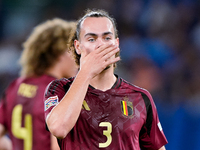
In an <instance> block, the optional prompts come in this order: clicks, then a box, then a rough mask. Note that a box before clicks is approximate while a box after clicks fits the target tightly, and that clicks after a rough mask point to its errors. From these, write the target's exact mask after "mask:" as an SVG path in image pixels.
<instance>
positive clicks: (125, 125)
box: [80, 92, 146, 132]
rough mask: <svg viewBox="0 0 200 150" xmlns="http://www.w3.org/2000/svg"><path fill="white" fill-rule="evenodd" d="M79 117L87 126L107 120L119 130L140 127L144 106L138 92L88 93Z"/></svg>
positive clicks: (143, 119)
mask: <svg viewBox="0 0 200 150" xmlns="http://www.w3.org/2000/svg"><path fill="white" fill-rule="evenodd" d="M80 119H81V120H82V121H83V122H84V121H85V120H86V122H85V124H86V126H88V127H89V128H90V127H91V126H92V128H97V129H98V128H99V124H101V123H102V122H109V123H110V124H111V125H112V126H113V127H114V128H117V129H118V130H119V132H120V131H124V130H126V129H130V130H132V129H133V128H134V129H140V128H141V127H142V126H143V124H144V123H145V121H146V106H145V103H144V100H143V99H142V97H141V95H140V94H139V93H120V94H119V93H103V92H102V93H98V94H95V93H88V94H87V95H86V97H85V99H84V102H83V105H82V110H81V114H80Z"/></svg>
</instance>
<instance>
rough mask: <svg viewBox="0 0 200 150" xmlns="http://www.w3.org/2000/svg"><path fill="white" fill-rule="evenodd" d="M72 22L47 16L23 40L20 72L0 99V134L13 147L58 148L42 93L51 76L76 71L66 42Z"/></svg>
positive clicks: (72, 25) (58, 76)
mask: <svg viewBox="0 0 200 150" xmlns="http://www.w3.org/2000/svg"><path fill="white" fill-rule="evenodd" d="M75 25H76V23H75V22H73V21H69V22H68V21H64V20H62V19H59V18H55V19H52V20H48V21H46V22H44V23H43V24H40V25H38V26H37V27H35V29H34V30H33V32H32V34H31V35H30V36H29V38H28V39H27V41H26V42H25V43H24V44H23V47H24V50H23V52H22V55H21V58H20V64H21V67H22V69H21V76H20V77H19V78H18V79H16V80H14V82H12V83H11V84H10V85H9V86H8V88H7V90H6V91H5V92H4V94H3V97H2V99H1V101H0V137H2V138H3V139H5V138H6V136H5V134H6V133H7V132H6V131H8V133H9V134H8V135H9V137H10V139H11V141H12V147H13V150H19V149H20V150H56V149H59V147H58V144H57V141H56V138H55V137H53V136H52V135H50V132H48V131H47V130H46V125H45V119H44V103H43V97H44V90H45V88H46V86H47V85H48V84H49V83H50V82H51V81H52V80H54V79H56V78H57V79H60V78H63V77H66V78H69V77H72V76H75V74H76V73H77V68H76V64H75V61H74V60H73V58H72V57H71V53H70V52H69V51H68V50H69V47H68V44H67V42H68V39H69V38H70V37H71V35H73V32H74V31H75ZM5 144H6V143H5ZM1 146H6V145H1ZM1 146H0V149H1ZM7 146H9V145H7Z"/></svg>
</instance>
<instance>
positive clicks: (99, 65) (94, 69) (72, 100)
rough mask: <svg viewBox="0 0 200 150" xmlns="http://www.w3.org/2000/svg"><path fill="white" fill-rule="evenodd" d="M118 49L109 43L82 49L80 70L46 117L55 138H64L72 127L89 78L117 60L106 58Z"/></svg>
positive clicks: (78, 112) (79, 109) (117, 58)
mask: <svg viewBox="0 0 200 150" xmlns="http://www.w3.org/2000/svg"><path fill="white" fill-rule="evenodd" d="M118 51H119V49H118V48H117V47H114V46H111V45H109V46H108V45H103V46H101V47H99V48H98V49H97V50H94V51H92V52H91V53H89V54H87V53H86V51H85V50H82V53H81V60H80V70H79V72H78V74H77V76H76V78H75V79H74V81H73V83H72V85H71V87H70V88H69V90H68V92H67V93H66V94H65V96H64V97H63V98H62V100H61V101H60V103H59V104H58V105H57V106H55V107H54V108H53V109H52V111H51V112H50V113H49V115H48V116H47V118H46V122H47V126H48V128H49V130H50V132H51V133H52V134H53V135H54V136H56V137H57V138H65V136H66V135H67V134H68V133H69V131H70V130H71V129H72V128H73V127H74V125H75V123H76V121H77V119H78V117H79V114H80V111H81V108H82V103H83V100H84V98H85V95H86V92H87V89H88V85H89V83H90V80H91V79H92V78H93V77H95V76H96V75H97V74H99V73H100V72H101V71H102V70H103V69H104V68H106V67H107V66H108V65H110V64H113V63H115V62H117V61H118V60H119V57H116V58H113V59H108V58H110V57H111V56H113V55H115V54H116V53H117V52H118Z"/></svg>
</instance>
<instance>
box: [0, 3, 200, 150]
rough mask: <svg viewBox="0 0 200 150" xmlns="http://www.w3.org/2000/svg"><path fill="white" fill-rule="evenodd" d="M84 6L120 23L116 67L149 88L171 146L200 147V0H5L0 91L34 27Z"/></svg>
mask: <svg viewBox="0 0 200 150" xmlns="http://www.w3.org/2000/svg"><path fill="white" fill-rule="evenodd" d="M86 8H101V9H105V10H107V11H108V12H109V13H110V14H111V15H112V16H113V17H114V18H115V19H116V22H117V25H118V30H119V38H120V49H121V58H122V61H121V62H120V63H119V64H118V67H117V69H116V73H117V74H119V75H120V76H122V77H123V78H125V79H126V80H128V81H131V82H132V83H133V84H135V85H138V86H141V87H143V88H146V89H147V90H149V91H150V92H151V94H152V96H153V98H154V100H155V103H156V105H157V109H158V112H159V117H160V120H161V123H162V126H163V128H164V132H165V134H166V137H167V139H168V141H169V144H168V145H167V146H166V149H168V150H188V149H190V150H193V149H200V142H199V141H200V1H199V0H98V1H95V0H1V1H0V22H1V23H0V94H2V92H3V90H4V89H5V87H6V86H7V85H8V84H9V83H10V82H11V81H12V80H13V79H14V78H15V77H17V76H18V71H19V69H20V67H19V65H18V59H19V56H20V53H21V51H22V46H21V45H22V44H23V42H24V41H25V39H26V37H27V36H28V35H29V34H30V32H31V31H32V29H33V27H34V26H36V25H37V24H38V23H41V22H43V21H45V20H47V19H52V18H55V17H59V18H62V19H67V20H75V19H78V17H79V16H80V15H81V14H82V13H83V11H84V10H85V9H86Z"/></svg>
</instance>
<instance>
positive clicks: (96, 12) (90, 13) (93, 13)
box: [69, 9, 119, 66]
mask: <svg viewBox="0 0 200 150" xmlns="http://www.w3.org/2000/svg"><path fill="white" fill-rule="evenodd" d="M88 17H95V18H99V17H106V18H108V19H109V20H110V21H111V22H112V24H113V28H114V32H115V38H118V31H117V25H116V22H115V19H114V18H112V17H111V16H110V15H109V14H108V13H107V12H106V11H104V10H102V9H93V10H90V9H87V10H86V11H85V14H84V15H83V16H82V17H81V18H80V19H79V20H78V21H77V25H76V32H75V34H74V36H73V38H72V39H71V41H70V43H69V44H70V47H71V50H72V51H73V55H74V58H75V61H76V64H77V65H78V66H79V65H80V57H81V56H80V55H79V54H77V53H76V50H75V46H74V40H79V36H80V30H81V23H82V22H83V21H84V20H85V19H86V18H88ZM116 56H119V52H118V53H117V55H116ZM114 66H116V65H114Z"/></svg>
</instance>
